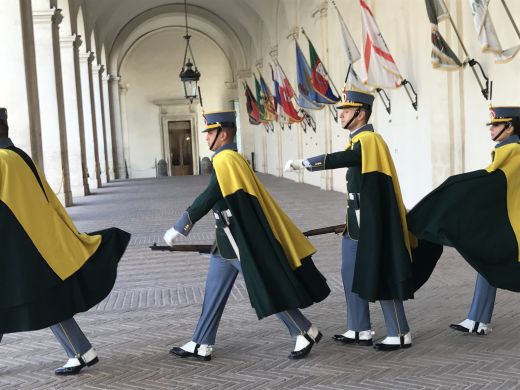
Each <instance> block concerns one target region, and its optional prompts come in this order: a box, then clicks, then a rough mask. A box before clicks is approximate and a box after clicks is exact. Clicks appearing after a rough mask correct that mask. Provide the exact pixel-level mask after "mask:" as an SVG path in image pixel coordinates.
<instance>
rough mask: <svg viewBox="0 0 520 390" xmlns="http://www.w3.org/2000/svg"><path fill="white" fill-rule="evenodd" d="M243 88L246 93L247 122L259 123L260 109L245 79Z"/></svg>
mask: <svg viewBox="0 0 520 390" xmlns="http://www.w3.org/2000/svg"><path fill="white" fill-rule="evenodd" d="M244 90H245V94H246V108H247V113H248V115H249V123H251V124H252V125H259V124H260V123H262V122H261V120H260V109H259V107H258V102H257V101H256V99H255V97H254V96H253V92H251V89H250V88H249V85H248V84H247V82H245V81H244Z"/></svg>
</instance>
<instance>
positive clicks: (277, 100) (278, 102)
mask: <svg viewBox="0 0 520 390" xmlns="http://www.w3.org/2000/svg"><path fill="white" fill-rule="evenodd" d="M275 67H276V64H275ZM278 77H279V76H278V69H273V67H272V66H271V78H272V80H273V85H274V94H273V97H274V109H275V111H276V120H277V121H278V122H279V123H280V124H282V125H283V124H285V123H288V122H289V120H288V119H287V116H286V115H285V113H284V111H283V107H282V97H281V96H280V88H279V86H280V83H279V82H278Z"/></svg>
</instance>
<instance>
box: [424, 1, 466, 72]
mask: <svg viewBox="0 0 520 390" xmlns="http://www.w3.org/2000/svg"><path fill="white" fill-rule="evenodd" d="M425 1H426V12H427V13H428V19H430V23H431V29H432V33H431V36H432V45H433V47H432V54H431V61H432V67H433V68H435V69H439V70H458V69H460V68H461V67H462V62H461V61H460V60H459V58H458V57H457V55H456V54H455V53H454V52H453V50H451V48H450V46H449V45H448V43H447V42H446V41H445V40H444V38H443V37H442V35H441V34H440V32H439V22H441V21H443V20H446V19H448V18H449V17H450V13H449V11H448V8H447V7H446V4H444V0H425Z"/></svg>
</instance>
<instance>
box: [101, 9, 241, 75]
mask: <svg viewBox="0 0 520 390" xmlns="http://www.w3.org/2000/svg"><path fill="white" fill-rule="evenodd" d="M188 15H189V19H188V24H189V29H190V30H193V31H199V32H202V31H204V33H205V35H206V36H208V37H211V38H212V40H213V41H214V42H216V43H217V45H218V46H219V47H220V48H221V49H222V50H223V52H224V53H225V55H226V57H227V58H228V59H229V61H230V63H231V65H232V66H231V69H232V70H233V73H236V72H237V71H238V70H239V69H244V68H247V67H248V66H249V59H248V56H247V55H246V50H245V47H246V46H249V45H246V43H249V41H250V40H251V36H249V34H248V35H247V36H244V37H240V36H239V35H238V34H237V33H236V32H235V31H234V30H232V29H231V27H230V26H229V25H228V23H226V21H225V20H223V19H222V18H221V17H220V16H218V15H216V14H215V13H213V12H211V11H209V10H207V9H206V8H202V7H199V6H191V5H190V6H189V11H188ZM164 26H168V27H170V28H171V27H177V28H184V27H185V19H184V6H183V5H181V4H168V5H164V6H158V7H155V8H151V9H149V10H146V11H144V12H143V13H141V14H139V15H137V16H135V17H134V18H133V19H131V20H130V21H129V22H128V23H127V24H126V25H125V26H123V28H122V29H121V30H120V31H119V32H118V34H117V36H116V38H115V40H114V43H113V45H112V47H111V50H110V52H109V70H110V73H114V72H116V71H117V70H118V69H119V68H120V64H121V61H122V58H123V56H124V53H126V52H127V51H128V47H130V46H132V44H133V42H134V41H135V40H137V39H139V37H142V36H143V35H145V34H146V33H147V32H149V31H152V30H156V29H158V28H161V27H164ZM241 38H242V39H241ZM244 41H246V42H244Z"/></svg>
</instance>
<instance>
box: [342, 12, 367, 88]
mask: <svg viewBox="0 0 520 390" xmlns="http://www.w3.org/2000/svg"><path fill="white" fill-rule="evenodd" d="M335 8H336V11H337V13H338V20H339V26H340V29H341V36H342V38H343V48H344V49H345V55H346V58H347V69H349V71H348V75H347V80H346V82H345V84H346V88H347V89H357V90H359V91H367V92H368V91H370V90H372V88H368V87H367V86H366V85H365V84H363V82H362V81H361V79H360V78H359V76H358V74H357V73H356V71H355V70H354V66H353V65H354V63H355V62H356V61H359V59H360V58H361V54H360V53H359V49H358V47H357V45H356V43H355V42H354V39H352V35H351V34H350V31H349V29H348V27H347V25H346V23H345V21H344V20H343V17H342V16H341V14H340V13H339V9H338V7H336V6H335Z"/></svg>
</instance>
